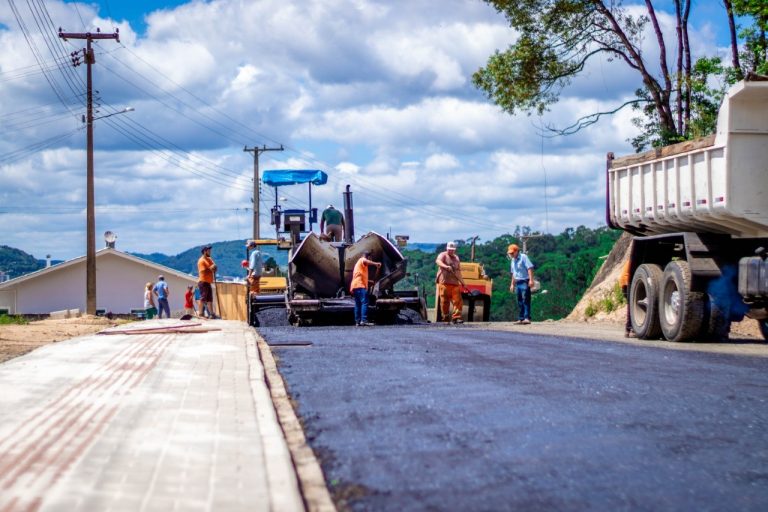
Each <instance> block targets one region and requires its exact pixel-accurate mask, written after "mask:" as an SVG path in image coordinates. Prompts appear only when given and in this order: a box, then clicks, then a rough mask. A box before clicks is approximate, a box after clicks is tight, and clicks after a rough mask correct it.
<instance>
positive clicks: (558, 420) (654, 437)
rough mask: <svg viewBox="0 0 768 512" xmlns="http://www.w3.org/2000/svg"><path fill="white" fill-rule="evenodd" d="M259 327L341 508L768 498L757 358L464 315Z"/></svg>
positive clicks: (630, 505) (674, 503) (764, 407)
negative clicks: (499, 324)
mask: <svg viewBox="0 0 768 512" xmlns="http://www.w3.org/2000/svg"><path fill="white" fill-rule="evenodd" d="M259 332H260V333H261V335H262V336H263V337H264V338H265V339H266V340H267V342H268V343H270V344H271V345H272V348H273V352H274V353H275V355H276V356H277V358H278V365H279V369H280V372H281V374H282V375H283V378H284V379H285V381H286V384H287V386H288V389H289V392H290V394H291V395H292V397H293V399H294V400H295V403H296V406H297V407H298V413H299V415H300V417H301V419H302V421H303V424H304V427H305V432H306V434H307V437H308V441H309V443H310V445H311V446H312V448H313V449H314V451H315V452H316V454H317V455H318V456H319V458H320V461H321V464H322V467H323V471H324V473H325V476H326V480H327V482H328V484H329V488H330V490H331V492H332V493H333V494H334V496H335V499H336V501H337V504H338V505H339V506H340V507H341V508H346V507H348V508H349V509H351V510H355V511H367V510H370V511H398V512H402V511H411V510H445V511H453V510H457V511H504V510H520V511H528V510H569V511H571V510H596V511H598V510H599V511H607V510H611V511H615V510H633V511H634V510H648V511H657V510H665V511H678V510H679V511H691V510H696V511H706V510H713V511H715V510H740V511H745V510H755V511H758V510H759V511H764V510H768V404H767V403H766V400H768V359H766V358H758V357H747V356H734V355H723V354H712V353H701V352H690V351H673V350H665V349H660V348H651V347H642V346H633V345H628V344H622V343H613V342H605V341H590V340H583V339H571V338H567V337H552V336H534V335H528V334H521V333H519V332H502V331H491V330H482V329H477V328H468V327H442V328H440V327H433V326H392V327H370V328H356V327H336V328H334V327H318V328H291V327H273V328H262V329H259ZM563 334H564V336H567V333H563ZM280 345H283V346H282V347H280Z"/></svg>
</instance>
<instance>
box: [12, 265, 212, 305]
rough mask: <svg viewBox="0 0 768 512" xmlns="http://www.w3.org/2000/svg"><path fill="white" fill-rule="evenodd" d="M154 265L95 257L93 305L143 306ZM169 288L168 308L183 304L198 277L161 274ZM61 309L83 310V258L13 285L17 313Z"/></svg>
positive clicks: (152, 279) (155, 270)
mask: <svg viewBox="0 0 768 512" xmlns="http://www.w3.org/2000/svg"><path fill="white" fill-rule="evenodd" d="M158 275H159V272H158V270H157V269H156V268H153V267H149V266H146V265H143V264H141V263H138V262H133V261H130V260H127V259H125V258H123V257H120V256H118V255H116V254H114V253H111V252H107V253H102V254H99V255H98V257H97V258H96V308H97V309H104V310H106V311H111V312H113V313H124V314H128V313H130V312H131V309H141V308H143V307H144V285H145V284H146V283H147V282H152V283H155V282H156V281H157V276H158ZM164 275H165V280H166V282H167V283H168V287H169V289H170V296H169V303H170V306H171V312H173V311H177V310H181V309H183V307H184V293H185V292H186V287H187V285H188V284H192V285H196V284H197V278H196V277H193V276H189V279H183V278H180V277H177V276H175V275H172V274H164ZM62 309H79V310H80V311H85V260H83V261H81V262H78V263H76V264H74V265H71V266H69V267H66V268H61V269H55V268H54V270H53V271H50V272H48V273H47V274H44V275H41V276H39V277H36V278H33V279H29V280H27V281H24V282H21V283H19V285H18V286H17V287H16V313H26V314H33V313H34V314H47V313H50V312H51V311H59V310H62Z"/></svg>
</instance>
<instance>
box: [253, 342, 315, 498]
mask: <svg viewBox="0 0 768 512" xmlns="http://www.w3.org/2000/svg"><path fill="white" fill-rule="evenodd" d="M262 341H263V340H262ZM256 343H257V336H256V334H255V333H254V332H252V331H251V330H248V331H246V354H247V358H248V369H249V372H248V374H249V377H248V378H249V381H250V386H251V393H252V396H253V402H254V405H255V407H256V416H257V420H258V421H257V423H258V426H259V434H260V435H261V439H262V444H263V449H264V459H265V461H266V466H267V468H266V469H267V480H268V482H269V501H270V507H269V508H270V510H273V511H276V512H283V511H304V510H306V509H305V507H304V503H303V502H302V498H301V489H300V488H299V484H298V482H297V480H296V471H295V470H294V467H293V464H292V462H291V453H290V450H289V449H288V445H287V444H286V438H285V437H284V436H283V432H282V430H281V429H280V423H278V417H277V415H276V413H275V407H274V406H273V402H272V397H271V396H270V392H269V389H268V387H270V385H269V381H268V379H267V377H266V367H265V365H262V362H261V359H260V357H259V352H258V351H257V348H256ZM273 364H274V363H273Z"/></svg>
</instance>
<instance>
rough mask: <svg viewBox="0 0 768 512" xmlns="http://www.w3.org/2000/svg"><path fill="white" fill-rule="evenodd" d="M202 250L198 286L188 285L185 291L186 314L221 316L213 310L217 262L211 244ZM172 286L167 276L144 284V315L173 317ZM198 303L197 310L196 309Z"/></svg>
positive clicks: (202, 316)
mask: <svg viewBox="0 0 768 512" xmlns="http://www.w3.org/2000/svg"><path fill="white" fill-rule="evenodd" d="M200 252H201V253H202V255H201V256H200V259H199V260H198V261H197V270H198V282H197V286H196V287H195V286H193V285H191V284H190V285H187V289H186V292H185V293H184V313H183V314H184V315H189V316H197V317H199V318H219V317H218V316H217V315H216V314H215V313H214V310H213V280H214V277H215V275H216V263H214V261H213V259H212V258H211V246H210V245H206V246H204V247H203V248H202V249H201V250H200ZM170 295H171V288H170V287H169V286H168V283H167V282H166V281H165V276H163V275H160V276H158V277H157V282H156V283H152V282H149V283H147V284H146V285H145V286H144V317H145V318H146V319H147V320H151V319H153V318H154V317H155V315H157V317H158V318H163V315H165V317H166V318H171V306H170V304H169V303H168V298H169V297H170ZM195 304H197V311H195Z"/></svg>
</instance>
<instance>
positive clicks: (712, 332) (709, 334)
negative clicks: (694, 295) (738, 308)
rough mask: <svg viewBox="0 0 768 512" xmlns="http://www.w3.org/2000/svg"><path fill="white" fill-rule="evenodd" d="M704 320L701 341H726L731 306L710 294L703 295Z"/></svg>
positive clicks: (729, 326)
mask: <svg viewBox="0 0 768 512" xmlns="http://www.w3.org/2000/svg"><path fill="white" fill-rule="evenodd" d="M705 297H706V298H705V307H704V313H705V315H704V320H703V321H702V325H701V335H700V338H701V339H702V340H703V341H714V342H720V341H727V340H728V333H730V332H731V308H730V306H729V305H728V304H723V303H722V299H720V300H718V299H716V298H715V297H713V296H712V295H710V294H707V295H706V296H705Z"/></svg>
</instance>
